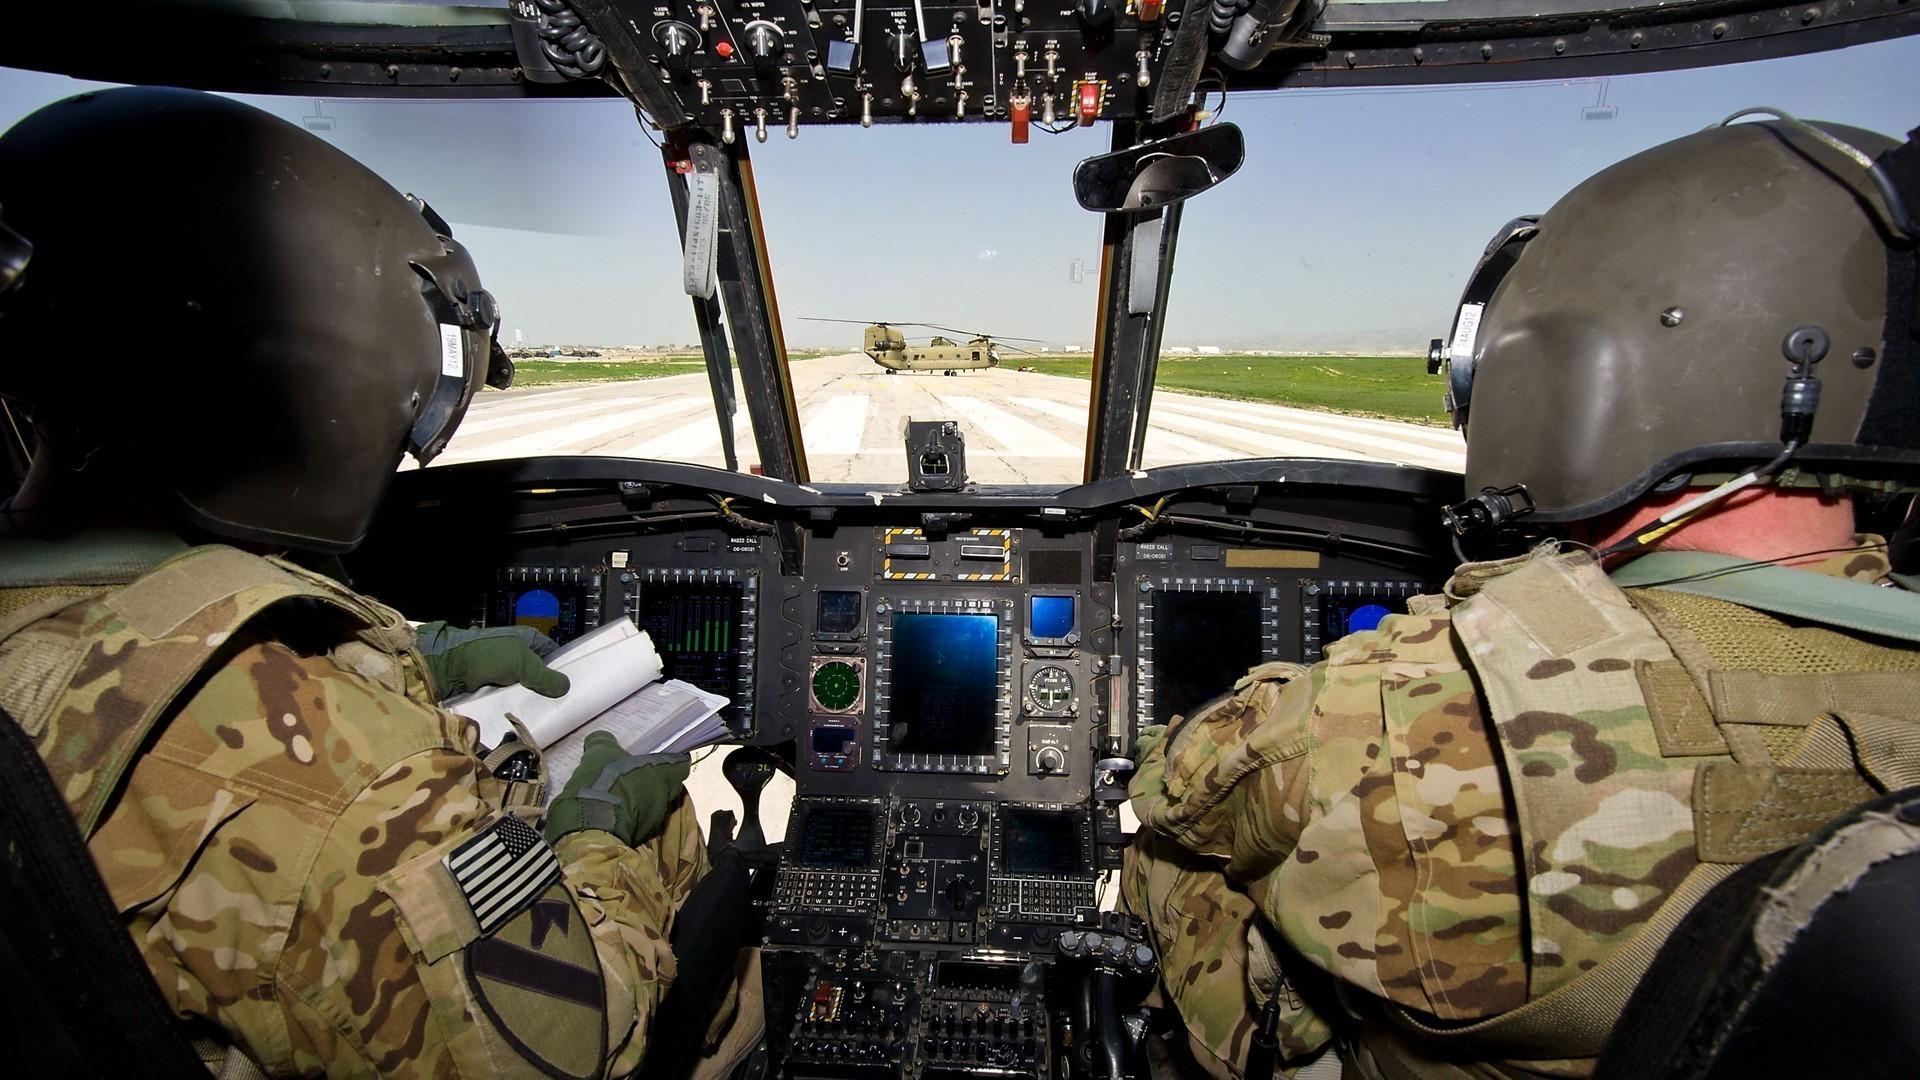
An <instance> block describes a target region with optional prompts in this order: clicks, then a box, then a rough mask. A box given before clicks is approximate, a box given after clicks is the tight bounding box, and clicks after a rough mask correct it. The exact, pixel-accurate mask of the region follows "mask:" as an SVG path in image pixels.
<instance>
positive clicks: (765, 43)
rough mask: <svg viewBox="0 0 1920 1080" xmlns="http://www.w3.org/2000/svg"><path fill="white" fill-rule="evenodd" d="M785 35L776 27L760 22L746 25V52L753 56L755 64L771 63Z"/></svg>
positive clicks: (763, 21)
mask: <svg viewBox="0 0 1920 1080" xmlns="http://www.w3.org/2000/svg"><path fill="white" fill-rule="evenodd" d="M785 37H786V34H785V33H784V32H782V31H781V29H780V28H779V27H778V26H775V25H774V24H772V23H770V22H767V21H765V20H761V21H759V22H750V23H748V24H747V51H748V52H751V53H752V54H753V59H754V61H755V62H756V63H762V64H767V63H772V62H773V55H774V53H776V52H778V51H779V49H780V43H781V41H782V40H783V39H784V38H785Z"/></svg>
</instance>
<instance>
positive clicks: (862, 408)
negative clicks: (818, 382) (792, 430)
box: [800, 394, 873, 455]
mask: <svg viewBox="0 0 1920 1080" xmlns="http://www.w3.org/2000/svg"><path fill="white" fill-rule="evenodd" d="M872 411H873V399H872V398H870V397H868V396H867V395H865V394H835V395H833V396H832V397H830V398H828V399H827V400H826V401H825V402H824V403H822V404H821V405H820V406H819V407H818V408H816V409H814V410H813V411H812V413H811V414H810V415H809V416H808V417H807V418H806V422H805V423H804V424H802V425H801V428H800V442H801V444H802V445H803V446H805V447H806V448H807V453H808V454H809V455H813V454H857V453H859V452H860V436H861V435H862V434H863V433H865V432H866V430H867V414H868V413H870V412H872Z"/></svg>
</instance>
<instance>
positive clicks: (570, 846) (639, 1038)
mask: <svg viewBox="0 0 1920 1080" xmlns="http://www.w3.org/2000/svg"><path fill="white" fill-rule="evenodd" d="M556 846H557V849H558V851H559V854H560V861H561V865H562V868H563V871H562V872H563V873H564V874H565V876H566V880H567V884H568V885H569V887H571V888H572V890H573V892H574V895H575V896H576V897H577V898H578V900H579V903H580V912H581V914H582V915H583V916H584V917H585V919H586V923H587V927H588V929H589V930H590V931H591V932H592V934H593V940H594V944H595V947H596V948H597V949H598V951H599V953H600V958H601V968H602V970H603V972H604V973H605V975H606V983H607V1018H608V1024H609V1027H610V1030H609V1041H608V1046H609V1047H612V1048H614V1056H613V1059H612V1061H611V1063H610V1066H611V1067H610V1068H609V1070H608V1072H609V1075H613V1076H621V1075H625V1074H626V1073H628V1072H631V1071H632V1070H634V1069H636V1068H638V1067H639V1066H640V1063H641V1060H642V1058H643V1057H644V1055H645V1052H646V1047H645V1042H646V1034H647V1029H648V1027H649V1026H650V1024H651V1022H652V1019H653V1013H654V1010H655V1009H656V1008H657V1007H658V1006H659V1004H660V999H661V998H662V997H663V996H664V995H665V994H666V992H667V989H668V987H670V986H672V985H673V979H674V976H675V974H676V972H675V969H674V961H673V949H672V946H671V944H670V942H669V940H668V934H669V931H670V930H671V928H672V924H673V914H674V912H675V911H678V910H679V909H680V906H681V905H682V904H683V903H685V902H686V899H687V895H688V894H689V893H691V892H692V891H693V887H694V885H696V884H697V883H698V882H699V880H700V878H701V877H702V876H704V875H705V874H706V870H707V853H706V844H705V842H704V841H703V840H702V839H701V836H700V827H699V820H698V818H697V816H696V815H695V812H694V809H693V802H692V800H691V799H689V798H687V796H686V793H685V792H684V791H683V792H682V793H681V795H680V797H679V798H678V799H677V800H675V802H674V804H673V807H672V809H671V810H669V811H668V814H667V821H666V824H665V825H664V826H663V827H662V828H661V830H660V832H659V833H657V834H655V835H654V837H653V838H652V839H650V840H648V841H647V842H646V843H644V844H642V845H640V846H639V847H637V848H635V847H628V846H627V845H626V843H625V842H623V841H622V840H621V839H620V838H619V837H617V836H614V835H613V834H612V833H609V832H604V831H601V830H599V829H585V830H582V831H580V832H574V833H569V834H567V835H566V836H563V837H561V838H560V842H559V843H558V845H556ZM615 1029H617V1030H615Z"/></svg>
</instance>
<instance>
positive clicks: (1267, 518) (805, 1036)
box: [349, 459, 1458, 1077]
mask: <svg viewBox="0 0 1920 1080" xmlns="http://www.w3.org/2000/svg"><path fill="white" fill-rule="evenodd" d="M641 468H644V470H645V473H644V474H643V475H638V476H636V475H631V474H625V475H623V474H621V473H620V472H619V470H622V469H626V470H634V469H641ZM1317 468H1318V470H1319V473H1318V475H1319V477H1320V478H1319V479H1318V480H1316V479H1314V476H1315V469H1304V468H1303V467H1302V466H1301V464H1300V463H1299V462H1289V463H1288V469H1287V473H1288V476H1289V480H1288V481H1287V482H1286V483H1284V484H1281V483H1278V482H1275V483H1271V484H1269V483H1266V482H1263V481H1261V480H1259V479H1258V478H1257V476H1258V463H1228V464H1225V465H1218V466H1185V467H1181V468H1179V469H1175V470H1161V471H1159V473H1158V474H1147V478H1146V479H1145V480H1142V479H1141V478H1140V477H1134V478H1129V479H1128V480H1126V481H1124V482H1113V483H1110V484H1108V485H1106V486H1105V487H1104V488H1102V486H1100V485H1090V486H1089V487H1087V488H1079V489H1070V490H1068V491H1064V492H1044V491H1029V490H1026V489H1004V490H997V491H996V490H978V489H976V490H974V491H968V492H960V493H953V494H941V495H931V494H917V495H904V494H903V495H902V496H899V497H888V496H884V495H883V496H878V497H876V496H875V495H874V494H873V493H871V492H865V491H862V492H854V491H851V490H849V491H839V490H835V489H832V488H800V487H797V486H795V485H790V484H782V483H780V482H777V481H767V480H763V479H760V478H755V477H743V476H739V475H738V474H727V473H718V472H716V471H714V470H705V469H698V468H695V467H689V466H677V465H670V464H665V463H653V462H646V463H642V462H622V461H598V462H581V461H577V460H569V461H561V460H558V459H555V460H551V461H533V462H503V463H481V464H477V465H468V466H457V467H453V468H450V469H434V470H425V471H423V472H420V473H414V474H405V475H403V477H402V480H403V481H405V484H404V485H403V484H402V483H400V482H396V488H398V489H400V491H399V493H398V497H397V498H396V499H395V500H393V501H394V504H395V507H396V509H394V510H393V511H391V512H390V513H389V516H388V518H387V519H383V521H382V523H381V524H380V526H379V528H378V529H377V531H376V534H375V536H374V537H373V538H372V539H371V540H370V541H369V543H368V544H367V545H366V546H364V547H363V548H362V549H361V552H359V553H358V554H357V555H356V556H355V563H354V565H353V566H351V567H350V568H349V569H350V570H352V571H354V572H355V573H356V575H357V578H356V584H358V585H360V586H361V587H363V588H366V589H367V590H368V591H370V592H373V593H374V594H375V595H378V596H380V597H381V598H382V599H385V600H387V601H388V602H389V603H393V604H394V605H395V606H397V607H399V608H401V609H402V610H404V611H407V612H408V613H409V615H411V616H412V617H415V618H434V617H447V618H455V619H466V620H469V621H481V622H485V623H487V624H489V625H499V624H520V625H529V626H533V627H535V628H537V629H540V630H541V631H542V632H544V633H547V634H549V635H550V636H553V637H555V638H556V639H557V640H564V639H567V638H570V637H573V636H577V635H578V634H580V633H584V632H585V631H587V630H590V629H592V628H593V627H595V626H597V625H600V624H601V623H603V622H605V621H607V620H611V619H615V618H621V617H626V618H630V619H632V620H633V621H634V623H635V624H636V625H638V626H640V627H641V628H642V629H644V630H646V631H647V633H648V635H649V636H650V637H651V638H652V640H653V642H654V644H655V647H656V649H657V650H658V652H659V654H660V657H661V660H662V662H663V665H664V667H665V673H666V675H667V677H669V678H681V679H686V680H687V681H690V682H693V683H695V684H696V685H698V686H701V687H702V688H703V689H708V690H712V691H714V692H717V693H720V694H723V695H725V696H727V697H728V698H729V699H731V701H732V705H731V706H730V707H729V709H728V710H727V712H726V714H725V715H726V719H727V723H728V726H729V729H730V730H731V731H732V732H733V735H734V738H735V739H736V740H737V741H740V742H745V743H753V744H757V745H760V746H763V747H766V748H769V749H771V750H772V751H773V752H774V753H775V754H776V755H778V756H779V757H780V758H781V759H782V760H783V761H784V762H785V763H786V765H787V766H788V767H789V768H790V769H791V771H792V774H793V778H794V782H795V788H796V795H795V799H794V804H793V806H792V808H791V813H790V815H789V817H788V828H787V832H786V834H785V836H784V843H783V844H782V845H781V846H780V852H779V857H778V862H777V865H775V866H773V867H772V868H771V870H772V872H771V874H770V875H768V879H767V881H766V883H765V884H766V888H765V892H764V896H763V900H762V908H761V910H762V913H763V916H764V924H763V938H762V940H763V944H762V961H763V970H764V971H765V972H766V976H765V977H766V981H767V986H766V990H767V1002H768V1006H767V1007H768V1020H769V1025H768V1026H769V1038H770V1045H771V1048H772V1050H773V1052H774V1053H775V1055H776V1060H782V1061H785V1062H786V1063H787V1065H786V1074H787V1075H807V1076H857V1075H892V1074H896V1073H902V1074H907V1075H920V1076H929V1075H941V1074H943V1073H944V1074H950V1075H970V1074H973V1073H976V1072H978V1071H980V1070H982V1069H985V1070H988V1071H993V1072H995V1073H996V1074H999V1075H1008V1076H1033V1077H1039V1076H1042V1075H1051V1073H1050V1070H1052V1069H1054V1068H1055V1064H1056V1059H1057V1058H1058V1056H1059V1055H1061V1054H1063V1053H1085V1052H1088V1051H1087V1050H1086V1049H1085V1041H1084V1040H1082V1043H1081V1045H1080V1049H1077V1050H1076V1049H1075V1048H1074V1047H1073V1046H1072V1045H1070V1044H1071V1039H1072V1034H1071V1033H1072V1032H1073V1031H1074V1030H1075V1023H1076V1021H1075V1020H1074V1018H1073V1017H1072V1016H1071V1015H1068V1014H1067V1013H1063V1012H1062V1011H1061V1009H1060V1008H1059V1006H1058V1002H1060V1001H1061V1000H1082V999H1084V998H1085V997H1086V993H1087V992H1089V991H1086V987H1087V985H1090V984H1088V983H1086V980H1106V982H1105V983H1103V985H1106V986H1108V991H1110V990H1111V989H1112V986H1113V985H1114V981H1115V980H1118V982H1119V983H1120V984H1124V983H1126V981H1127V980H1130V979H1138V978H1144V977H1145V976H1146V975H1148V974H1150V973H1151V971H1152V969H1153V964H1154V958H1153V955H1152V950H1151V949H1150V948H1148V947H1147V946H1146V945H1145V943H1144V939H1143V937H1142V936H1141V928H1140V927H1139V925H1138V924H1137V922H1134V921H1132V920H1131V919H1130V917H1128V916H1125V915H1121V914H1116V913H1114V912H1112V911H1104V910H1102V904H1101V898H1102V891H1103V885H1104V884H1106V882H1107V875H1108V872H1109V871H1111V870H1113V869H1116V868H1118V866H1119V865H1120V859H1121V855H1122V852H1123V850H1124V847H1125V844H1126V842H1127V837H1126V836H1125V835H1124V833H1123V832H1122V829H1121V823H1120V816H1119V806H1120V803H1121V802H1122V801H1124V798H1125V775H1124V771H1122V770H1123V768H1124V766H1125V763H1124V762H1123V761H1121V760H1119V759H1122V758H1125V757H1126V756H1127V755H1128V753H1129V752H1130V748H1131V746H1132V742H1133V739H1134V737H1135V735H1136V734H1137V733H1138V731H1139V730H1140V729H1141V728H1142V727H1145V726H1147V725H1149V724H1155V723H1165V722H1167V721H1168V720H1170V719H1171V718H1172V717H1174V716H1177V715H1182V714H1186V713H1189V712H1191V711H1192V710H1194V709H1195V708H1197V707H1199V706H1201V705H1203V704H1205V703H1206V702H1208V701H1210V700H1212V699H1213V698H1215V697H1218V696H1219V695H1221V694H1223V693H1226V692H1227V691H1229V690H1230V689H1231V688H1232V686H1233V684H1234V682H1235V681H1236V680H1237V679H1239V678H1240V677H1241V676H1243V675H1244V674H1245V673H1246V672H1247V671H1248V669H1250V668H1252V667H1255V666H1257V665H1259V664H1262V663H1267V662H1272V661H1293V662H1302V663H1310V662H1312V661H1314V660H1316V659H1318V658H1319V657H1320V655H1321V654H1322V652H1323V651H1324V649H1325V648H1326V646H1327V645H1328V644H1329V643H1330V642H1332V641H1333V640H1335V639H1337V638H1338V637H1340V636H1343V635H1344V634H1346V633H1349V632H1352V631H1354V630H1360V629H1367V628H1370V627H1372V626H1374V625H1377V624H1378V623H1379V622H1380V621H1381V620H1382V619H1384V618H1386V617H1388V616H1389V615H1391V614H1393V613H1394V612H1398V611H1403V610H1405V608H1406V604H1407V600H1408V599H1409V598H1410V597H1412V596H1414V595H1418V594H1420V593H1425V592H1432V591H1434V589H1435V585H1434V583H1435V582H1437V581H1438V580H1441V575H1442V574H1443V573H1444V572H1445V567H1446V565H1447V564H1446V563H1445V562H1443V561H1442V560H1440V559H1439V558H1437V557H1436V556H1435V555H1434V554H1430V553H1432V552H1440V551H1444V550H1446V546H1445V542H1444V540H1443V539H1442V538H1441V537H1440V535H1439V534H1438V532H1437V530H1436V527H1435V526H1433V525H1431V524H1429V523H1431V522H1434V521H1436V520H1437V515H1436V514H1434V513H1433V507H1435V506H1437V505H1438V504H1439V503H1440V502H1442V501H1444V500H1447V499H1450V498H1452V497H1453V492H1454V490H1455V489H1457V484H1458V480H1457V478H1455V477H1447V476H1440V475H1438V474H1427V473H1421V472H1417V471H1414V470H1405V469H1391V468H1382V467H1375V466H1364V465H1352V464H1347V463H1320V464H1319V465H1318V466H1317ZM552 470H559V471H561V472H562V473H563V474H565V473H567V472H571V473H573V474H575V475H574V476H573V477H571V478H567V477H565V476H564V475H563V477H562V478H561V479H559V480H556V479H555V478H554V477H553V476H552V475H551V471H552ZM1303 475H1304V476H1305V477H1306V479H1305V480H1303V479H1302V477H1303ZM536 478H537V479H536ZM756 496H757V497H756ZM1148 505H1151V506H1153V507H1155V513H1154V514H1146V513H1144V509H1145V507H1146V506H1148ZM1143 522H1144V524H1143ZM1175 522H1177V523H1178V524H1175ZM489 528H490V529H492V530H493V531H492V534H491V535H492V537H493V539H492V540H491V542H488V543H478V544H471V545H468V546H467V547H465V548H458V546H457V545H452V544H443V545H435V550H437V551H440V552H445V551H447V550H450V549H458V550H461V551H462V555H461V556H459V560H460V561H459V562H457V563H452V564H449V563H448V562H447V558H446V556H444V555H441V556H437V557H436V565H435V567H434V569H435V570H436V571H437V572H434V573H426V572H423V570H424V568H423V567H422V566H421V565H420V564H419V563H418V562H417V561H415V560H414V559H413V558H412V553H413V552H415V551H416V550H419V548H418V546H417V545H418V544H419V541H420V538H422V537H428V536H435V535H445V536H464V537H473V536H486V535H488V532H487V530H488V529H489ZM1076 987H1078V988H1077V989H1076ZM1108 991H1102V992H1103V993H1105V992H1108ZM1049 995H1051V996H1049ZM1049 1001H1052V1002H1054V1003H1055V1004H1054V1006H1052V1007H1049V1006H1048V1005H1047V1002H1049ZM883 1006H884V1007H883ZM1077 1023H1079V1024H1081V1025H1083V1026H1081V1027H1080V1028H1079V1029H1078V1030H1082V1031H1084V1030H1087V1029H1086V1027H1084V1025H1085V1024H1086V1023H1088V1020H1087V1019H1086V1018H1082V1019H1080V1020H1079V1021H1077ZM983 1024H984V1025H986V1026H985V1027H983V1026H982V1025H983ZM849 1025H852V1027H849ZM861 1025H865V1026H864V1027H863V1026H861Z"/></svg>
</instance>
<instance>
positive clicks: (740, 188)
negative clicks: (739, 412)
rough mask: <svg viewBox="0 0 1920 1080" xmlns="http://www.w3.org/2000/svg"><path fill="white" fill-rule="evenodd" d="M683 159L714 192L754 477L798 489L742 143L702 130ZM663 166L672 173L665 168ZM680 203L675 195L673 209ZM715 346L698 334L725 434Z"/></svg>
mask: <svg viewBox="0 0 1920 1080" xmlns="http://www.w3.org/2000/svg"><path fill="white" fill-rule="evenodd" d="M669 153H670V154H671V152H669ZM686 154H687V159H688V162H689V167H690V168H692V169H693V170H695V171H698V172H709V171H710V172H711V173H712V175H713V176H714V177H715V178H716V180H717V183H718V187H719V200H718V201H719V214H720V221H719V228H718V231H717V240H718V251H717V252H716V258H715V262H714V267H715V271H714V272H715V277H716V279H717V281H718V289H717V290H716V292H717V293H718V295H719V297H720V298H721V301H722V306H723V307H724V309H725V311H726V316H727V325H728V327H729V329H730V330H731V331H732V333H733V347H734V351H735V354H736V356H737V357H738V360H739V367H740V383H741V386H742V387H743V388H744V390H745V392H746V399H747V416H748V418H749V419H751V420H752V422H753V437H754V443H755V445H756V446H757V447H758V448H759V451H760V471H761V473H762V474H763V475H765V476H769V477H773V478H775V479H780V480H791V481H793V482H795V483H801V484H804V483H806V482H807V479H808V477H807V453H806V448H805V447H804V446H802V445H801V442H800V420H799V409H798V408H797V407H796V405H795V404H794V399H793V374H792V371H791V370H790V369H789V367H788V366H787V347H786V341H785V338H784V337H783V336H782V334H781V333H780V318H779V307H778V306H777V303H776V301H775V299H774V292H773V272H772V270H771V268H770V267H769V265H768V262H767V253H766V238H765V234H764V233H763V232H762V231H761V225H760V204H759V200H758V199H757V198H756V197H755V195H754V190H753V172H752V167H751V166H750V165H749V164H748V161H747V148H746V145H745V143H744V141H742V140H736V141H735V142H734V143H733V144H732V145H731V146H723V145H721V144H720V143H719V142H718V141H716V140H715V139H713V138H712V137H711V136H710V135H709V134H707V133H705V132H699V133H690V134H689V135H688V139H687V144H686ZM669 162H671V157H669ZM669 168H677V167H676V166H673V165H671V164H669ZM683 184H684V181H680V182H676V183H674V184H671V185H670V186H671V187H674V188H675V189H676V191H678V190H679V189H680V188H681V187H682V186H683ZM682 197H683V196H682V195H678V194H677V195H676V199H675V205H676V209H677V208H678V205H679V202H680V199H681V198H682ZM683 236H684V233H683ZM695 307H696V310H697V309H698V308H699V307H700V305H699V304H698V303H697V302H696V305H695ZM721 347H722V346H720V344H719V339H717V338H716V339H713V340H711V341H710V340H709V339H708V337H707V335H706V334H705V332H704V330H703V332H702V334H701V348H702V349H704V350H706V353H707V367H708V373H709V378H710V379H714V380H715V386H714V408H715V410H716V411H718V412H719V413H720V415H721V421H720V422H721V424H722V425H723V427H725V428H726V430H727V432H728V435H729V436H730V435H731V432H732V428H731V421H730V419H729V417H730V416H731V415H732V406H731V404H730V403H729V402H728V401H723V400H722V398H721V386H722V385H724V384H725V382H726V381H727V380H721V379H719V378H718V376H717V375H716V372H717V371H719V370H720V365H721V363H723V360H722V359H717V357H719V356H720V354H719V352H718V349H719V348H721ZM729 396H730V394H729ZM724 441H725V440H723V442H724ZM729 460H731V459H729Z"/></svg>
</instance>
